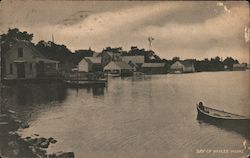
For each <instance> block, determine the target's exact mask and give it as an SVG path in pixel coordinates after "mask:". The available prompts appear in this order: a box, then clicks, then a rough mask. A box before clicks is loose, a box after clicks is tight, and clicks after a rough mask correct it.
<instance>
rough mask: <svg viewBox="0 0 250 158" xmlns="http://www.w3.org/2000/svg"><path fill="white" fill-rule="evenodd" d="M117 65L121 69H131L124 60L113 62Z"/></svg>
mask: <svg viewBox="0 0 250 158" xmlns="http://www.w3.org/2000/svg"><path fill="white" fill-rule="evenodd" d="M114 63H115V64H116V65H117V66H119V67H120V68H121V69H133V68H132V67H131V66H130V65H128V64H127V63H126V62H123V61H120V62H114Z"/></svg>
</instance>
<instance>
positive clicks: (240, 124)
mask: <svg viewBox="0 0 250 158" xmlns="http://www.w3.org/2000/svg"><path fill="white" fill-rule="evenodd" d="M228 114H230V113H228ZM197 120H200V121H203V122H206V123H209V124H213V125H216V126H217V127H220V128H225V129H227V130H233V131H236V132H238V133H241V134H244V135H245V136H247V137H250V119H248V118H242V119H239V118H237V119H235V118H220V117H215V116H211V115H208V114H206V112H204V111H203V110H201V109H200V108H199V107H198V106H197Z"/></svg>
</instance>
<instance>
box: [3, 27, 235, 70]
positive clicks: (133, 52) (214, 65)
mask: <svg viewBox="0 0 250 158" xmlns="http://www.w3.org/2000/svg"><path fill="white" fill-rule="evenodd" d="M33 36H34V35H33V34H32V33H28V32H26V31H20V30H19V29H18V28H14V29H9V30H8V32H7V33H6V34H2V35H1V51H2V55H3V56H4V55H5V53H6V52H7V51H8V50H9V49H10V47H11V45H12V44H13V43H14V42H15V41H16V40H24V41H27V42H30V43H32V39H33ZM32 44H33V45H34V46H35V47H36V48H37V49H38V50H39V51H40V52H41V53H42V54H43V55H44V56H45V57H47V58H49V59H52V60H57V61H60V62H62V63H64V62H71V63H74V64H76V63H78V62H79V61H80V60H81V59H82V58H84V57H91V56H93V54H94V53H96V52H95V51H93V50H91V48H89V49H85V50H76V51H74V52H72V51H71V50H69V49H68V48H67V46H65V45H60V44H56V43H54V42H52V41H48V42H45V41H44V40H41V41H39V42H38V43H37V44H34V43H32ZM105 51H109V52H113V53H121V54H122V55H123V56H137V55H142V56H144V57H145V62H148V63H166V64H167V65H172V64H173V63H174V62H175V61H178V60H180V58H179V57H173V58H172V59H170V60H167V59H161V58H160V57H159V56H158V55H157V54H156V53H155V52H154V51H153V50H145V49H144V48H142V49H140V48H138V47H137V46H132V47H131V49H130V50H129V51H125V50H123V48H122V47H115V48H112V47H106V48H104V49H103V50H102V51H101V53H102V52H105ZM188 60H190V61H192V62H193V63H194V66H195V69H196V71H222V70H224V68H225V67H226V68H227V69H228V70H232V68H233V64H238V63H239V61H238V60H237V59H234V58H233V57H226V58H225V59H224V60H222V59H221V58H220V57H218V56H217V57H214V58H211V59H208V58H206V59H204V60H196V59H188Z"/></svg>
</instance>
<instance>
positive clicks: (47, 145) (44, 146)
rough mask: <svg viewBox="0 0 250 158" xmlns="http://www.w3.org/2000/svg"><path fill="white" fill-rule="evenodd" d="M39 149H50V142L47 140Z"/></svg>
mask: <svg viewBox="0 0 250 158" xmlns="http://www.w3.org/2000/svg"><path fill="white" fill-rule="evenodd" d="M39 147H41V148H48V147H49V140H46V141H45V142H42V143H41V144H39Z"/></svg>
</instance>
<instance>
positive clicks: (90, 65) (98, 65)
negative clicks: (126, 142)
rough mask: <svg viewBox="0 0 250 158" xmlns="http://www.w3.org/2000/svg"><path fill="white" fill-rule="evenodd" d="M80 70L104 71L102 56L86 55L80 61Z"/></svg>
mask: <svg viewBox="0 0 250 158" xmlns="http://www.w3.org/2000/svg"><path fill="white" fill-rule="evenodd" d="M78 70H79V71H80V72H96V71H102V70H103V67H102V58H101V57H85V58H83V59H82V60H81V61H80V62H79V63H78Z"/></svg>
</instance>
